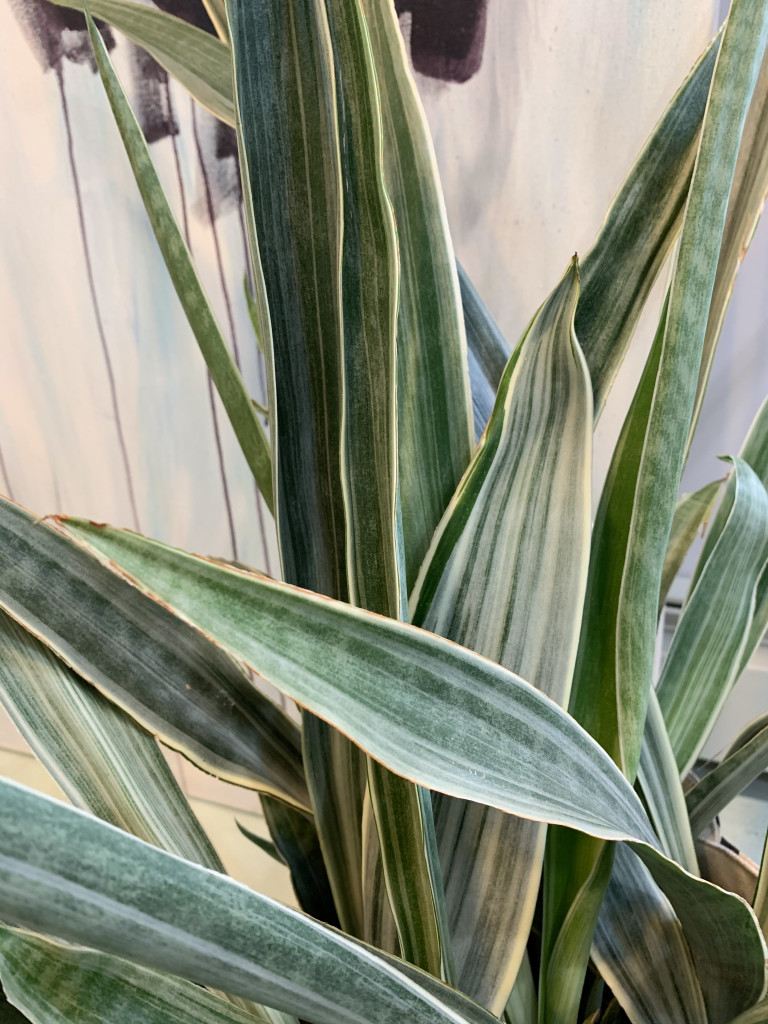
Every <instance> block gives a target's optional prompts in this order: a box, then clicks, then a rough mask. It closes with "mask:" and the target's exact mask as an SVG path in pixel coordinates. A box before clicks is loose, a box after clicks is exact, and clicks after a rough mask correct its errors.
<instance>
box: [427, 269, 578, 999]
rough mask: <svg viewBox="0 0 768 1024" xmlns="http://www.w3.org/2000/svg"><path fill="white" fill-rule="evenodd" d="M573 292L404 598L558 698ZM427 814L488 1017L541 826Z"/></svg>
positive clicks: (511, 392)
mask: <svg viewBox="0 0 768 1024" xmlns="http://www.w3.org/2000/svg"><path fill="white" fill-rule="evenodd" d="M577 297H578V269H577V267H576V264H575V262H574V263H573V264H572V265H571V266H570V267H569V269H568V272H567V273H566V275H565V277H564V278H563V280H562V282H561V284H560V286H559V288H558V289H556V291H555V292H554V293H553V295H552V297H551V298H550V299H549V300H548V301H547V302H546V303H545V304H544V306H543V307H542V309H541V310H540V311H539V313H538V314H537V316H536V318H535V319H534V321H533V323H532V324H531V325H530V327H529V328H528V330H527V332H526V334H525V336H524V339H523V341H522V343H521V345H520V348H519V356H518V358H517V359H516V360H510V364H509V367H508V368H507V370H506V371H505V373H504V376H503V378H502V381H501V384H500V386H499V392H498V396H497V399H496V405H495V407H494V412H493V414H492V417H491V420H490V423H489V425H488V428H487V430H486V433H485V434H484V436H483V439H482V440H481V442H480V446H479V447H478V450H477V452H476V454H475V457H474V459H473V461H472V463H471V465H470V467H469V469H468V471H467V473H466V475H465V477H464V479H463V481H462V483H461V486H460V488H459V490H458V491H457V495H456V497H455V498H454V499H453V501H452V502H451V504H450V506H449V507H448V511H447V512H446V515H445V517H444V519H443V521H442V523H441V525H440V527H439V528H438V531H437V533H436V534H435V538H434V540H433V543H432V546H431V548H430V552H429V556H428V558H427V560H426V561H425V564H424V568H423V570H422V573H421V575H420V577H419V584H418V585H417V588H416V590H415V592H414V595H413V602H414V606H415V619H414V621H416V622H417V623H419V624H423V625H424V627H425V628H427V629H429V630H431V631H432V632H435V633H439V634H440V635H441V636H445V637H447V638H449V639H451V640H454V641H456V642H457V643H461V644H462V645H464V646H466V647H469V648H471V649H472V650H474V651H477V653H479V654H483V655H485V656H486V657H488V658H490V659H491V660H492V661H495V662H498V663H499V664H501V665H504V666H505V667H507V668H509V669H511V670H513V671H515V672H518V673H520V674H521V675H522V676H524V678H526V679H528V680H530V681H531V682H532V683H533V684H534V685H535V686H538V687H539V688H540V689H541V690H542V691H543V692H544V693H546V694H547V695H548V696H550V697H551V698H552V699H553V700H555V701H557V702H558V703H560V704H563V703H564V702H565V701H566V700H567V695H568V690H569V687H570V680H571V673H572V671H573V663H574V659H575V656H576V647H577V644H578V635H579V624H580V616H581V606H582V602H583V597H584V585H585V582H586V570H587V563H588V557H589V527H590V472H591V449H592V398H591V385H590V380H589V374H588V372H587V369H586V364H585V363H584V359H583V356H582V354H581V350H580V348H579V345H578V342H577V341H576V337H575V335H574V333H573V316H574V310H575V308H576V300H577ZM532 510H535V513H534V512H533V511H532ZM500 565H503V566H504V571H503V572H500V571H499V566H500ZM435 807H436V828H437V834H438V842H439V844H440V851H441V857H442V860H443V870H444V876H445V881H446V896H447V905H448V913H449V921H450V925H451V931H452V936H453V946H454V954H455V956H456V961H457V981H458V984H459V986H460V988H462V990H463V991H465V992H468V993H469V994H470V995H471V996H473V998H475V999H477V1001H478V1002H480V1003H482V1004H483V1005H486V1006H488V1007H489V1008H490V1009H491V1010H492V1011H493V1012H494V1013H500V1012H501V1011H502V1009H503V1008H504V1006H505V1004H506V1002H507V999H508V997H509V994H510V991H511V989H512V986H513V984H514V981H515V977H516V976H517V973H518V970H519V967H520V963H521V960H522V957H523V954H524V952H525V946H526V942H527V938H528V931H529V929H530V925H531V921H532V917H533V911H534V908H535V902H536V894H537V890H538V879H539V874H540V871H541V862H542V857H543V850H544V830H543V828H542V827H541V826H538V825H534V824H532V823H531V822H529V821H522V820H520V819H516V818H512V817H510V816H509V815H504V814H499V813H498V812H493V811H489V810H488V808H486V807H483V806H481V805H467V804H464V803H458V802H456V801H449V800H445V799H439V800H438V801H437V802H436V805H435Z"/></svg>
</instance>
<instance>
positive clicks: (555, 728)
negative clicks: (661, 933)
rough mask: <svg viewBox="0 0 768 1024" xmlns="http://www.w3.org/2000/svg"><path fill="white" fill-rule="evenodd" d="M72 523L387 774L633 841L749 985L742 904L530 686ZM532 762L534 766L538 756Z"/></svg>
mask: <svg viewBox="0 0 768 1024" xmlns="http://www.w3.org/2000/svg"><path fill="white" fill-rule="evenodd" d="M70 523H72V521H70ZM72 526H73V532H76V534H77V535H78V536H80V537H81V538H83V539H84V540H85V541H86V542H87V543H90V544H91V545H92V546H93V548H94V550H100V551H101V554H102V557H104V556H106V557H107V558H111V559H112V560H113V561H114V562H117V563H121V564H122V565H123V569H124V571H127V572H129V573H130V574H131V576H132V578H133V579H134V581H137V580H138V579H141V581H142V582H141V584H140V585H141V587H142V588H143V589H145V590H147V591H148V592H151V593H153V594H155V595H156V596H157V595H158V593H159V592H160V593H161V594H162V599H163V600H165V601H168V602H169V603H170V604H171V605H173V606H174V607H175V608H176V610H177V613H178V614H180V615H182V616H184V617H186V618H188V619H190V620H193V621H195V622H196V623H197V624H198V626H199V627H200V628H205V629H207V630H208V631H210V633H211V634H212V635H213V636H214V637H215V639H216V640H217V641H218V642H219V643H221V644H223V645H224V646H225V647H228V648H229V649H230V650H232V651H233V652H234V653H236V654H237V656H238V657H240V658H242V660H244V661H245V662H246V663H247V664H249V665H250V667H251V668H252V669H253V670H254V671H256V672H259V673H260V674H262V675H263V676H264V677H265V678H266V679H268V680H270V681H271V682H272V683H273V684H274V685H276V686H277V688H278V689H282V690H283V691H284V692H286V693H287V694H289V695H290V696H292V697H293V698H294V699H296V700H297V702H298V703H299V704H303V705H306V706H308V707H309V708H310V710H311V711H312V712H314V713H315V714H320V715H322V716H323V717H325V718H327V719H328V720H329V721H331V722H332V723H333V725H334V726H335V727H336V728H337V729H339V730H341V731H342V732H344V733H345V734H348V735H351V736H353V737H354V739H355V742H357V743H359V744H360V746H361V747H362V748H363V749H364V750H366V751H367V752H368V753H369V754H371V755H372V756H373V757H375V758H376V759H377V760H380V761H382V763H384V764H386V765H387V766H388V767H389V768H391V769H392V770H393V771H395V772H397V773H398V774H400V775H403V776H404V777H407V778H408V777H410V778H413V779H414V781H416V782H418V783H420V784H421V785H422V786H425V787H429V788H431V789H435V790H438V791H441V792H443V793H447V794H449V795H452V796H458V797H460V798H462V799H469V800H475V801H477V802H483V803H486V804H488V805H489V806H495V807H497V808H499V809H500V810H506V811H509V812H510V813H513V814H520V813H522V814H524V815H526V816H530V817H532V818H533V817H537V818H539V819H543V818H546V819H548V820H550V821H551V820H554V821H557V822H559V823H561V824H568V825H570V826H573V827H576V828H579V829H582V830H584V831H588V832H590V833H592V834H595V835H596V836H598V837H602V838H606V839H607V838H617V839H618V838H626V839H628V840H629V841H631V843H632V846H633V849H634V850H635V851H636V852H637V854H638V855H639V856H640V857H641V858H642V859H643V862H644V863H645V864H646V866H647V867H648V868H649V870H650V871H651V873H652V874H653V876H654V879H655V880H656V883H657V884H658V885H660V886H661V888H662V890H663V892H664V893H665V895H666V896H667V898H668V899H669V900H670V902H671V903H672V905H673V907H674V909H675V912H676V913H677V915H678V917H679V918H680V920H681V923H682V925H683V928H684V930H685V933H686V939H687V941H688V944H689V946H690V947H691V949H692V955H693V956H694V960H695V961H696V963H697V968H698V965H699V964H700V963H705V962H706V960H707V958H708V959H709V960H710V961H711V960H712V955H711V948H712V945H711V942H710V938H711V936H712V935H716V934H720V930H721V929H722V928H725V929H726V930H730V931H731V932H732V935H731V938H730V942H729V943H728V944H727V948H723V949H722V950H720V951H719V952H718V959H717V961H716V962H714V963H711V964H710V967H709V970H710V974H711V977H712V983H713V985H714V986H715V990H717V986H718V985H720V986H721V987H722V988H723V991H724V992H725V993H726V995H727V996H728V998H730V999H732V1000H733V1001H732V1005H733V1006H740V1005H741V1002H740V1000H742V999H743V998H751V999H753V1000H754V999H756V998H758V996H759V993H760V991H761V990H762V986H763V985H764V983H765V952H766V951H765V946H764V943H763V940H762V937H761V935H760V932H759V928H758V926H757V922H756V921H755V919H754V917H753V915H752V912H751V911H750V909H749V907H748V906H747V905H746V904H745V903H743V901H741V900H739V899H738V898H737V897H735V896H732V895H731V894H730V893H726V892H724V891H722V890H721V889H718V888H717V887H716V886H712V885H709V884H708V883H705V882H702V881H701V880H700V879H697V878H693V877H692V876H691V875H689V874H688V873H687V872H685V871H684V870H683V869H681V868H680V866H679V865H677V864H676V863H674V862H673V861H670V860H669V859H668V858H667V857H665V856H664V855H663V854H662V853H661V852H660V851H659V850H658V849H657V848H656V847H655V843H656V840H655V837H654V836H653V833H652V830H651V829H650V827H649V823H648V819H647V817H646V815H645V813H644V812H643V811H642V808H641V806H640V804H639V801H638V799H637V797H636V795H635V793H634V791H633V790H632V788H631V786H630V785H629V783H628V782H627V781H626V779H624V778H623V776H622V775H621V773H620V772H619V771H618V769H617V767H616V766H615V764H614V763H613V761H612V760H611V759H610V757H608V755H607V754H606V753H605V752H604V751H603V750H602V748H600V747H599V746H598V745H597V744H596V743H594V742H593V741H590V740H589V738H588V737H587V736H586V734H585V733H583V732H582V731H580V730H579V729H578V727H577V726H576V725H575V723H574V722H573V721H572V719H570V718H569V716H567V715H566V714H565V712H563V711H562V710H561V709H560V708H559V707H558V706H557V705H556V704H555V703H554V702H553V701H551V700H550V699H549V698H547V697H546V696H545V695H543V694H542V693H540V691H539V690H537V689H535V688H534V687H532V686H530V684H527V683H524V682H523V681H522V680H521V679H519V677H517V676H515V675H513V674H512V673H510V672H508V671H506V670H505V669H504V668H502V667H501V666H499V665H495V664H494V663H492V662H489V661H486V660H485V659H483V658H480V657H478V656H477V655H476V654H474V653H472V652H471V651H468V650H466V649H464V648H461V647H458V646H457V645H455V644H452V643H450V642H448V641H446V640H444V639H442V638H441V637H438V636H436V635H434V634H431V633H426V632H424V631H423V630H419V629H416V628H414V627H413V626H409V625H406V624H403V623H399V622H396V621H394V620H392V619H387V618H383V617H381V616H376V615H371V614H370V613H368V612H365V611H363V610H361V609H357V608H353V607H351V606H349V605H347V604H344V603H341V602H335V601H331V600H329V599H327V598H323V597H321V596H319V595H316V594H312V593H308V592H304V591H300V590H298V589H297V588H293V587H290V586H287V585H286V584H281V583H276V582H274V581H271V580H267V579H265V578H261V577H258V576H256V575H253V574H244V573H242V572H240V571H238V570H236V569H233V568H230V567H227V566H224V565H220V564H215V563H211V562H209V561H206V560H204V559H198V558H195V557H194V556H192V555H187V554H185V553H183V552H177V551H175V550H174V549H172V548H168V547H166V546H165V545H162V544H159V543H158V542H156V541H147V540H146V539H143V538H141V537H139V536H138V535H137V534H132V533H129V532H126V531H119V530H117V531H116V530H111V529H110V528H105V527H95V526H93V525H92V524H90V525H89V524H88V523H84V522H82V521H80V522H77V523H72ZM137 585H139V584H137ZM510 738H512V739H513V742H510ZM532 749H535V750H536V756H535V758H534V757H531V754H530V751H531V750H532ZM544 759H546V762H547V764H548V766H549V768H548V772H547V776H546V778H542V776H541V773H540V771H539V767H538V766H539V763H540V761H541V760H544ZM564 819H565V820H564ZM622 828H624V832H623V834H622V832H621V829H622ZM742 994H743V995H742ZM737 997H738V998H737ZM744 1005H748V1004H744Z"/></svg>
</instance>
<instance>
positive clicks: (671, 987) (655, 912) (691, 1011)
mask: <svg viewBox="0 0 768 1024" xmlns="http://www.w3.org/2000/svg"><path fill="white" fill-rule="evenodd" d="M720 938H721V940H722V941H723V942H727V941H728V936H727V935H722V936H721V937H720ZM592 956H593V958H594V960H595V963H596V965H597V967H598V969H599V971H600V973H601V975H602V976H603V978H604V979H605V981H606V982H607V983H608V985H609V986H610V987H611V990H612V992H613V993H614V995H615V996H616V997H617V998H618V1000H619V1002H620V1003H621V1006H622V1008H623V1009H624V1011H625V1012H626V1013H627V1015H628V1016H629V1018H630V1020H631V1021H632V1022H633V1024H659V1022H660V1021H664V1024H709V1020H708V1017H707V1010H706V1006H705V1004H704V997H703V995H702V991H701V986H700V985H699V981H698V978H697V976H696V969H695V966H694V963H693V960H692V959H691V953H690V950H689V948H688V945H687V943H686V940H685V936H684V934H683V929H682V927H681V926H680V922H679V920H678V918H677V916H676V914H675V912H674V910H673V909H672V907H671V906H670V904H669V901H668V900H667V899H666V898H665V897H664V895H663V894H662V893H661V892H660V890H659V888H658V886H657V885H656V883H655V882H654V881H653V879H652V878H651V876H650V874H649V873H648V870H647V868H646V867H645V865H643V864H642V863H641V862H640V861H639V860H638V859H637V857H635V856H633V854H632V853H631V852H630V851H629V850H628V849H626V848H625V847H622V846H619V847H618V849H617V850H616V858H615V861H614V865H613V872H612V874H611V880H610V883H609V885H608V888H607V890H606V893H605V898H604V899H603V902H602V905H601V907H600V914H599V917H598V923H597V928H596V930H595V941H594V945H593V948H592Z"/></svg>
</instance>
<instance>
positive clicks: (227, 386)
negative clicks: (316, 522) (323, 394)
mask: <svg viewBox="0 0 768 1024" xmlns="http://www.w3.org/2000/svg"><path fill="white" fill-rule="evenodd" d="M89 31H90V34H91V42H92V44H93V52H94V56H95V58H96V65H97V67H98V69H99V74H100V75H101V80H102V82H103V83H104V89H105V91H106V94H107V98H108V99H109V104H110V106H111V107H112V113H113V114H114V116H115V121H116V123H117V127H118V128H119V130H120V135H121V136H122V139H123V143H124V144H125V151H126V153H127V155H128V159H129V160H130V163H131V168H132V170H133V173H134V177H135V178H136V184H137V185H138V187H139V191H140V193H141V198H142V199H143V201H144V207H145V209H146V211H147V215H148V217H149V220H150V223H151V224H152V230H153V231H154V233H155V238H156V239H157V243H158V245H159V246H160V251H161V252H162V254H163V259H164V260H165V265H166V267H167V268H168V273H169V274H170V276H171V280H172V281H173V286H174V288H175V289H176V294H177V295H178V297H179V301H180V302H181V304H182V306H183V308H184V312H185V314H186V316H187V320H188V321H189V326H190V327H191V328H192V333H193V334H194V335H195V338H196V340H197V344H198V346H199V348H200V351H201V353H202V355H203V358H204V359H205V362H206V364H207V366H208V370H209V372H210V374H211V379H212V380H213V383H214V384H215V385H216V390H217V391H218V393H219V397H220V398H221V401H222V404H223V406H224V408H225V410H226V412H227V416H228V417H229V421H230V423H231V424H232V429H233V430H234V432H235V435H236V437H237V440H238V442H239V444H240V448H241V450H242V453H243V456H244V457H245V460H246V462H247V463H248V467H249V468H250V470H251V472H252V473H253V476H254V479H255V480H256V483H257V484H258V487H259V490H260V491H261V493H262V495H263V496H264V500H265V501H266V503H267V506H268V507H269V508H270V509H272V508H273V504H274V503H273V498H272V467H271V461H270V455H269V442H268V441H267V438H266V435H265V433H264V428H263V427H262V425H261V423H260V421H259V418H258V416H257V414H256V410H255V408H254V406H253V403H252V401H251V398H250V396H249V394H248V392H247V390H246V387H245V384H244V382H243V378H242V377H241V375H240V371H239V370H238V368H237V366H236V364H235V360H234V358H233V356H232V354H231V352H230V351H229V349H228V348H227V345H226V342H225V341H224V338H223V336H222V333H221V330H220V328H219V325H218V323H217V322H216V318H215V316H214V314H213V310H212V309H211V306H210V303H209V302H208V298H207V296H206V294H205V292H204V291H203V288H202V285H201V284H200V280H199V278H198V276H197V272H196V271H195V268H194V265H193V263H192V258H191V256H190V254H189V250H188V248H187V245H186V243H185V241H184V237H183V235H182V233H181V231H180V229H179V225H178V224H177V223H176V218H175V217H174V215H173V212H172V211H171V207H170V205H169V203H168V200H167V198H166V196H165V192H164V191H163V186H162V185H161V184H160V179H159V177H158V175H157V171H156V170H155V165H154V164H153V163H152V157H151V156H150V154H149V148H148V146H147V143H146V141H145V139H144V135H143V134H142V131H141V128H140V126H139V123H138V121H137V120H136V117H135V115H134V113H133V111H132V110H131V106H130V104H129V102H128V100H127V98H126V96H125V93H124V91H123V88H122V86H121V84H120V80H119V79H118V77H117V75H116V74H115V71H114V68H113V67H112V62H111V60H110V58H109V54H108V53H107V48H106V46H105V45H104V41H103V40H102V38H101V36H100V35H99V32H98V30H97V29H96V28H95V27H92V26H91V25H90V23H89Z"/></svg>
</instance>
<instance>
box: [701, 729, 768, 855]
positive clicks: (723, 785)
mask: <svg viewBox="0 0 768 1024" xmlns="http://www.w3.org/2000/svg"><path fill="white" fill-rule="evenodd" d="M750 733H751V735H750V736H749V737H748V738H746V739H745V740H744V741H743V742H740V741H737V742H736V743H735V744H734V745H733V746H732V747H731V750H730V751H729V752H728V754H727V755H726V756H725V757H724V758H723V760H722V761H721V762H720V764H719V765H717V766H716V767H715V768H713V769H712V771H710V772H708V773H707V774H706V775H705V776H704V778H703V779H701V780H700V781H699V782H697V783H696V785H695V786H694V787H693V789H690V790H689V791H688V793H687V794H686V797H685V802H686V806H687V808H688V814H689V815H690V820H691V831H692V832H693V834H694V836H698V835H700V834H701V832H702V830H703V829H704V828H705V827H706V826H707V824H708V823H709V822H710V821H712V819H713V818H715V817H716V816H717V815H718V814H719V813H720V811H722V809H723V808H724V807H726V806H727V804H729V803H730V801H731V800H733V799H734V797H736V796H738V795H739V793H741V792H742V791H743V790H744V789H745V788H746V787H747V786H748V785H749V784H750V782H753V781H754V780H755V779H756V778H757V777H758V776H759V775H760V774H761V773H762V772H764V771H765V770H766V768H768V715H762V716H761V717H760V718H758V719H756V720H755V722H754V723H752V726H751V727H750Z"/></svg>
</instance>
